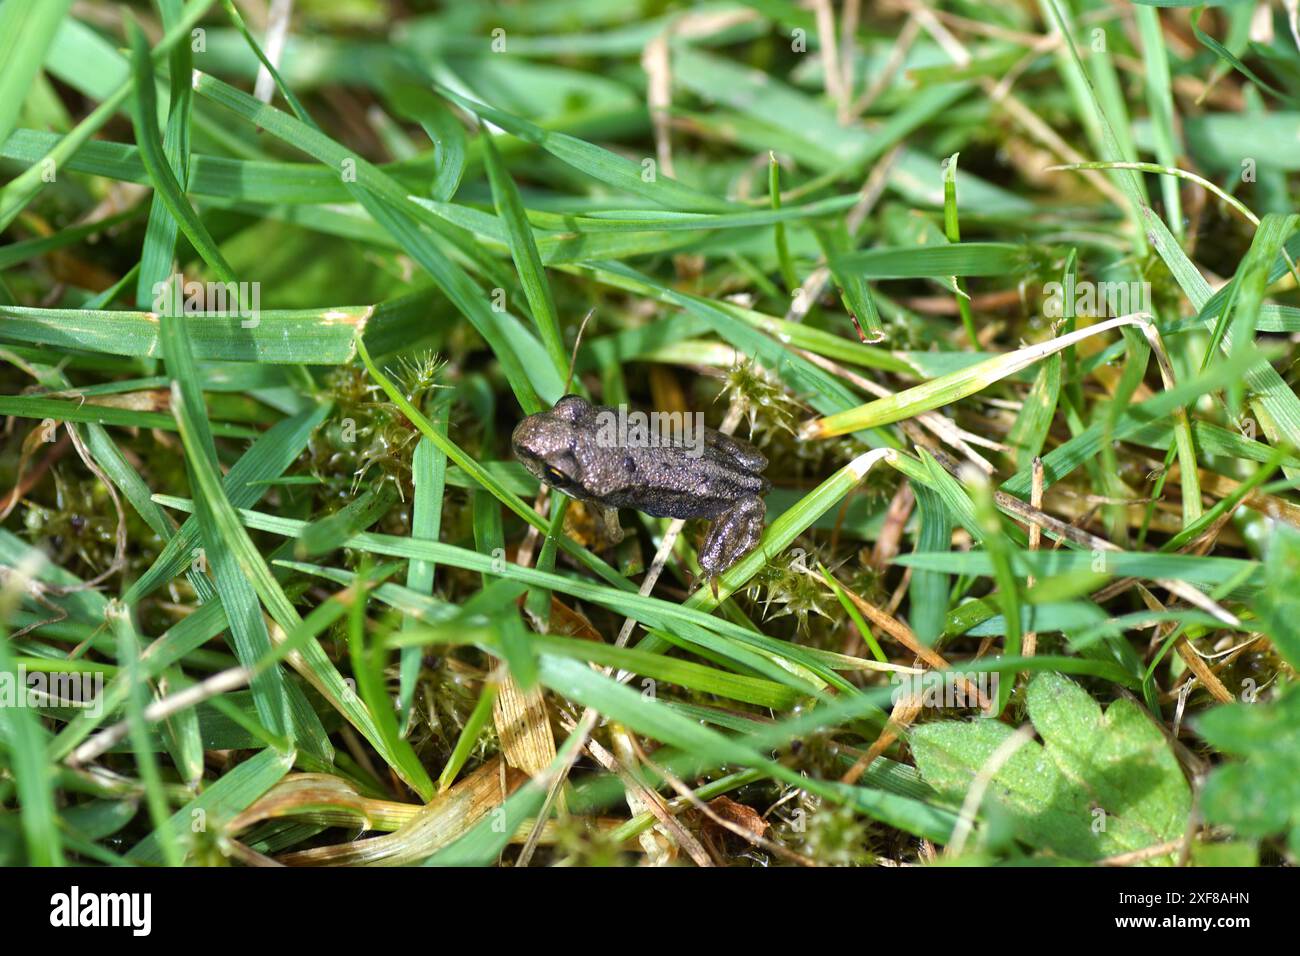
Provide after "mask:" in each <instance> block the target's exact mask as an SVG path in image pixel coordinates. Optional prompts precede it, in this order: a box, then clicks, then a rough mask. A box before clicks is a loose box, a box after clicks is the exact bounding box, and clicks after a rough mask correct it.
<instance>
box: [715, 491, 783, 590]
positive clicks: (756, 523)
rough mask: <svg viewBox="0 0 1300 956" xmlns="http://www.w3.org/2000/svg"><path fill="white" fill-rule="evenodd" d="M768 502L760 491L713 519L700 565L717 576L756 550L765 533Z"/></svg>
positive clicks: (742, 499)
mask: <svg viewBox="0 0 1300 956" xmlns="http://www.w3.org/2000/svg"><path fill="white" fill-rule="evenodd" d="M766 516H767V506H766V505H764V504H763V499H762V498H759V497H758V496H757V495H755V496H752V497H748V498H741V499H740V500H739V501H737V502H736V503H735V504H734V505H732V506H731V508H730V509H728V510H727V511H725V512H723V513H722V514H721V515H719V516H718V517H717V518H715V519H714V521H713V524H712V526H711V527H710V528H709V533H708V535H707V536H706V537H705V539H704V544H703V545H702V546H701V547H700V568H701V570H703V571H704V573H705V574H706V575H707V576H708V577H710V578H715V577H717V576H718V575H719V574H721V573H722V572H723V571H725V570H727V568H729V567H731V566H732V565H733V564H735V563H736V562H737V561H739V560H740V559H741V558H742V557H744V555H746V554H748V553H749V552H750V551H751V550H753V548H754V546H755V545H756V544H758V541H759V539H760V538H761V537H762V536H763V521H764V519H765V518H766Z"/></svg>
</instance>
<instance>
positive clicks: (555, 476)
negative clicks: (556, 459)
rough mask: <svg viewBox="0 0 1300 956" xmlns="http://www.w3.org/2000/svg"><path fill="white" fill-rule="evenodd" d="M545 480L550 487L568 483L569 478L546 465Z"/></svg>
mask: <svg viewBox="0 0 1300 956" xmlns="http://www.w3.org/2000/svg"><path fill="white" fill-rule="evenodd" d="M546 480H547V481H548V482H549V483H550V484H552V485H563V484H566V483H567V482H568V480H569V476H568V475H566V474H565V473H564V472H562V471H560V470H559V469H558V468H552V467H551V466H550V465H547V466H546Z"/></svg>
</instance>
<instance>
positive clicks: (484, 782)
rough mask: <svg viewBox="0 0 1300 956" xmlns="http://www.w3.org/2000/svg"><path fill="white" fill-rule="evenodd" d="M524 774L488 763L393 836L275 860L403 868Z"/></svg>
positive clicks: (500, 799) (498, 799) (464, 829)
mask: <svg viewBox="0 0 1300 956" xmlns="http://www.w3.org/2000/svg"><path fill="white" fill-rule="evenodd" d="M527 779H528V775H527V774H525V773H523V772H522V771H520V770H516V769H514V768H513V767H508V766H506V765H505V764H504V763H503V762H502V761H501V759H500V758H497V759H495V760H491V761H489V762H488V763H486V764H484V765H483V766H482V767H479V768H478V769H477V770H475V771H474V772H473V773H472V774H470V775H469V776H468V777H465V778H464V779H463V780H461V781H460V782H459V783H457V784H456V785H455V786H454V787H452V788H451V789H450V790H448V791H447V792H446V793H440V794H438V795H437V796H436V797H434V798H433V800H431V801H430V802H429V803H428V804H427V805H426V806H424V807H421V808H420V809H419V810H418V811H417V812H416V813H415V815H414V816H413V817H412V818H411V820H410V821H409V822H408V823H407V824H406V825H405V826H403V827H401V828H400V829H399V830H397V831H396V832H394V833H389V834H386V835H384V836H380V837H373V838H371V839H368V840H356V841H354V842H352V843H340V844H336V845H334V846H322V847H316V848H314V849H311V850H301V851H299V852H297V853H286V854H284V855H283V856H280V857H277V860H278V861H279V862H280V863H283V864H285V865H286V866H405V865H407V864H411V863H417V862H419V861H420V860H424V859H426V858H427V857H429V856H430V855H431V854H432V853H433V852H434V851H435V850H438V849H440V848H441V847H444V846H446V845H447V844H449V843H451V842H452V841H453V840H456V839H457V838H459V837H461V836H464V835H465V834H466V833H468V832H469V830H470V829H471V828H472V827H473V826H474V825H475V824H476V823H478V822H479V821H480V820H482V819H483V818H484V817H485V816H487V815H488V814H489V813H491V812H492V811H493V810H494V809H496V808H497V807H499V806H501V804H503V803H504V802H505V801H506V798H507V797H509V796H510V794H511V793H513V792H514V791H515V790H516V789H517V788H518V787H519V786H520V785H521V784H522V783H524V781H526V780H527Z"/></svg>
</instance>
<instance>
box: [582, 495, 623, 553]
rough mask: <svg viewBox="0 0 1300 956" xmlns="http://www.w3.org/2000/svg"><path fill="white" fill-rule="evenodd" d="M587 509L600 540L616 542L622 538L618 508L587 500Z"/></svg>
mask: <svg viewBox="0 0 1300 956" xmlns="http://www.w3.org/2000/svg"><path fill="white" fill-rule="evenodd" d="M587 511H588V513H589V514H590V515H591V518H592V521H593V522H594V523H595V525H596V534H597V536H598V537H599V538H600V540H601V541H602V542H605V543H608V544H618V543H620V542H621V541H622V540H623V534H624V531H623V526H622V525H621V524H619V523H618V509H617V508H610V507H606V506H605V505H598V504H596V503H595V502H594V501H589V502H587Z"/></svg>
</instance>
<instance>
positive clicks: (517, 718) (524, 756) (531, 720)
mask: <svg viewBox="0 0 1300 956" xmlns="http://www.w3.org/2000/svg"><path fill="white" fill-rule="evenodd" d="M492 720H493V722H494V723H495V724H496V728H497V736H498V737H500V738H501V752H502V753H503V754H504V755H505V758H506V763H508V764H510V766H512V767H517V768H518V769H520V770H522V771H524V772H525V773H526V774H528V775H529V776H537V775H538V774H540V773H542V772H543V771H544V770H545V769H546V768H547V767H549V766H550V765H551V764H552V763H553V762H554V761H555V735H554V733H553V732H552V731H551V717H550V713H549V712H548V711H547V709H546V698H545V697H543V696H542V689H541V688H540V687H534V688H533V689H532V690H530V691H527V692H525V691H523V690H521V689H520V687H519V685H518V684H517V683H516V682H515V679H514V678H513V677H512V676H510V675H509V674H507V675H506V676H505V679H504V680H502V681H501V689H500V691H499V692H498V693H497V698H496V700H495V701H494V702H493V703H492Z"/></svg>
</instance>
